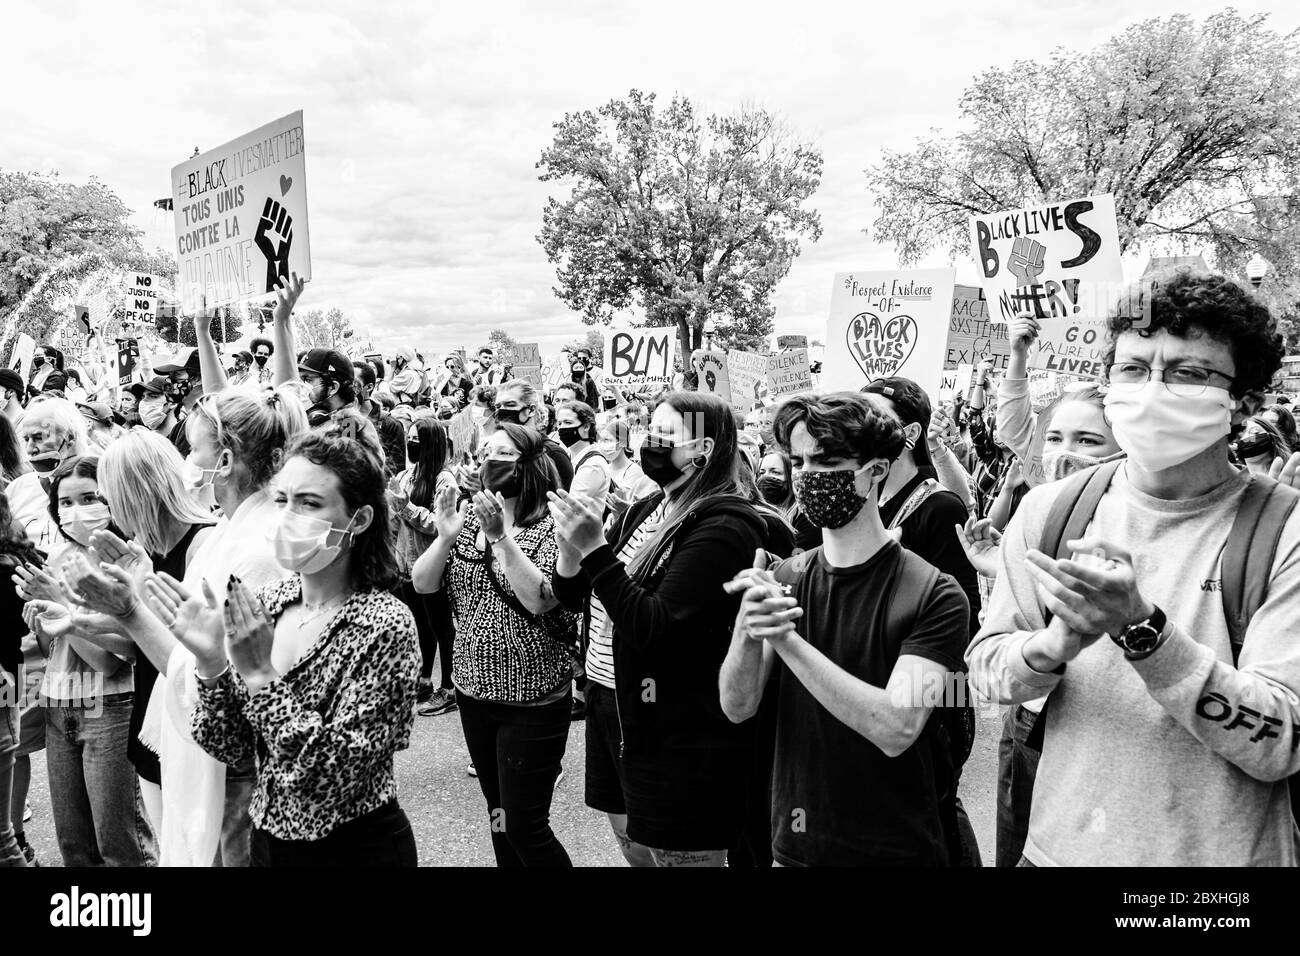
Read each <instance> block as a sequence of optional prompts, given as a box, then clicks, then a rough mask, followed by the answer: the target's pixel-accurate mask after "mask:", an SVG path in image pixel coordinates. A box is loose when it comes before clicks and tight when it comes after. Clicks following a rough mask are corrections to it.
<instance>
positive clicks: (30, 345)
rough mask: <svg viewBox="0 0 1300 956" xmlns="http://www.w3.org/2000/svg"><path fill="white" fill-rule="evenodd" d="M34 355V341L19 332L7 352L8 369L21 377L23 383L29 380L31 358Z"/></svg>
mask: <svg viewBox="0 0 1300 956" xmlns="http://www.w3.org/2000/svg"><path fill="white" fill-rule="evenodd" d="M35 354H36V340H35V339H33V338H32V337H31V336H30V335H27V334H26V333H23V332H20V333H19V334H18V337H17V338H16V339H14V346H13V349H12V350H11V351H10V352H9V367H10V368H11V369H13V370H14V371H15V372H17V373H18V374H19V375H20V376H22V380H23V381H24V382H26V381H28V380H29V379H30V378H31V374H32V356H33V355H35Z"/></svg>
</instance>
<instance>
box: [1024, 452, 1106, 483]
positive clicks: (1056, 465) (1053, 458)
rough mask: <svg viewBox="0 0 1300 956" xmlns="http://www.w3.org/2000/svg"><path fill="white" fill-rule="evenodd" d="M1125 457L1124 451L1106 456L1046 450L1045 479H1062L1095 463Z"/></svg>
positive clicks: (1044, 462) (1100, 463) (1044, 457)
mask: <svg viewBox="0 0 1300 956" xmlns="http://www.w3.org/2000/svg"><path fill="white" fill-rule="evenodd" d="M1123 457H1124V453H1123V452H1122V451H1117V452H1116V453H1115V454H1113V455H1107V456H1106V457H1105V458H1097V457H1095V456H1093V455H1081V454H1079V453H1078V452H1073V451H1045V452H1043V480H1045V481H1049V482H1050V481H1060V480H1061V479H1062V478H1068V477H1069V476H1070V475H1073V474H1074V473H1075V472H1076V471H1084V470H1085V469H1088V468H1091V467H1092V466H1093V465H1103V464H1105V463H1106V462H1108V461H1115V460H1116V459H1117V458H1123Z"/></svg>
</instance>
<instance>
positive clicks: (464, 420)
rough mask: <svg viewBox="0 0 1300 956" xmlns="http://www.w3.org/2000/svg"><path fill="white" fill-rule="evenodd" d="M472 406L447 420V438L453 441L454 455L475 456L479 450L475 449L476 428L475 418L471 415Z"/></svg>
mask: <svg viewBox="0 0 1300 956" xmlns="http://www.w3.org/2000/svg"><path fill="white" fill-rule="evenodd" d="M471 410H472V406H471V407H469V408H462V409H461V410H460V411H459V412H457V413H456V414H455V415H453V416H452V417H451V418H449V419H447V421H446V426H447V437H448V438H450V439H451V449H452V454H454V455H457V456H459V455H462V454H464V453H466V452H468V453H469V454H471V455H472V454H473V453H474V452H475V451H477V450H478V449H477V448H475V447H474V439H475V432H476V426H475V425H474V418H473V416H472V415H471V414H470V412H471Z"/></svg>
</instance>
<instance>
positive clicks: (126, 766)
mask: <svg viewBox="0 0 1300 956" xmlns="http://www.w3.org/2000/svg"><path fill="white" fill-rule="evenodd" d="M132 697H133V695H132V694H110V695H109V696H107V697H105V698H103V699H102V700H99V701H95V702H94V703H93V704H90V705H87V706H80V705H78V706H61V705H59V704H58V703H57V702H54V701H51V702H50V703H49V704H48V705H47V707H46V709H45V715H46V717H45V719H46V722H47V723H46V731H47V732H46V741H45V760H46V763H47V765H48V768H49V772H50V803H51V809H52V810H53V814H54V832H55V835H56V836H57V837H58V841H59V852H60V853H61V854H62V855H63V865H64V866H153V865H155V864H156V863H157V862H158V849H157V844H156V842H155V840H154V833H153V829H152V828H151V827H150V826H149V821H148V819H147V818H146V816H145V812H144V800H143V798H142V797H141V795H140V782H139V778H138V777H137V776H136V772H135V768H134V767H133V766H131V762H130V760H128V759H127V756H126V745H127V741H128V740H129V739H130V724H131V701H132Z"/></svg>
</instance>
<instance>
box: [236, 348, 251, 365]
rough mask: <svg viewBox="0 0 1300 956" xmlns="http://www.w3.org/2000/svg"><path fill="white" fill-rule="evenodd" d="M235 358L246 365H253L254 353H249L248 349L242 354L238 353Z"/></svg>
mask: <svg viewBox="0 0 1300 956" xmlns="http://www.w3.org/2000/svg"><path fill="white" fill-rule="evenodd" d="M235 358H237V359H239V360H241V361H242V362H243V363H244V364H245V365H252V364H253V353H252V352H250V351H248V350H247V349H245V350H243V351H241V352H236V353H235Z"/></svg>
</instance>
